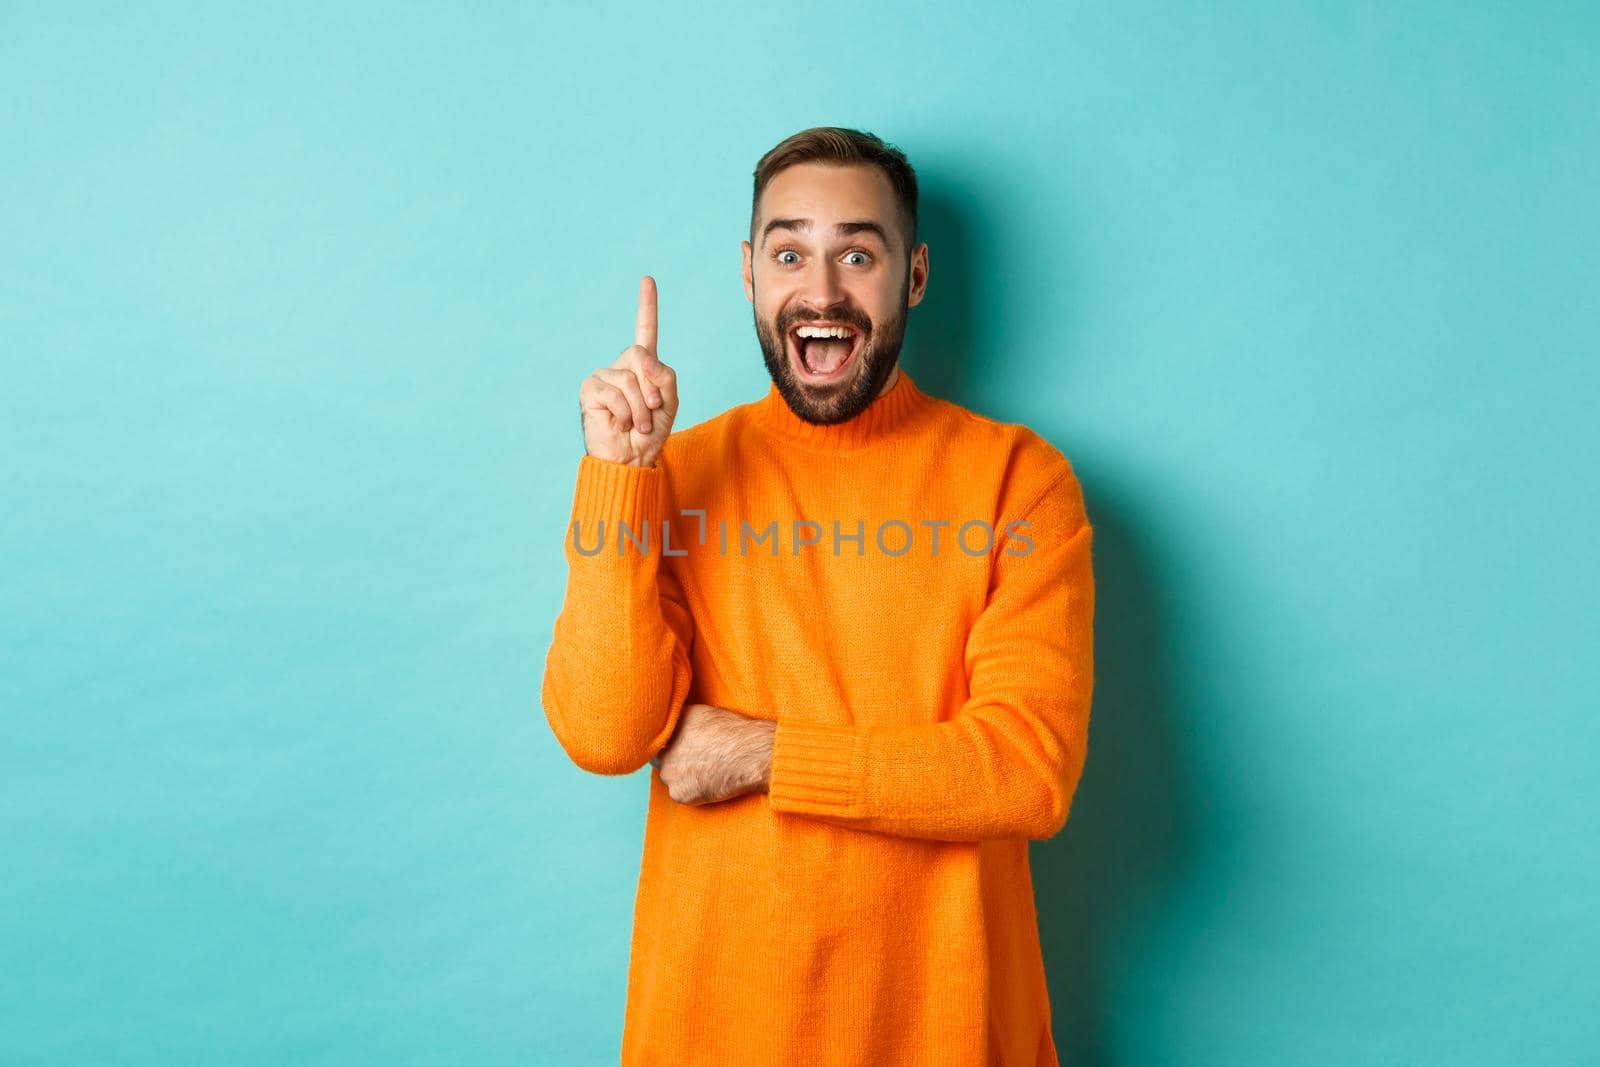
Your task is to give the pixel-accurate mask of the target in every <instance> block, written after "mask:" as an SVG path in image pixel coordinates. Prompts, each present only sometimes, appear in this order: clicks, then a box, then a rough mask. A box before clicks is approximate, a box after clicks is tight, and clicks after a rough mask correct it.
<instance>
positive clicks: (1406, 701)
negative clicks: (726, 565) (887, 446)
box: [0, 3, 1600, 1067]
mask: <svg viewBox="0 0 1600 1067" xmlns="http://www.w3.org/2000/svg"><path fill="white" fill-rule="evenodd" d="M271 7H272V8H273V9H272V10H270V11H269V10H266V9H263V8H258V7H256V6H248V7H247V6H245V5H237V6H236V7H235V9H234V10H232V11H228V12H224V11H222V10H220V9H218V8H215V7H211V8H202V7H201V6H199V5H193V6H191V5H171V6H166V7H160V6H158V7H146V8H144V9H141V10H137V11H135V10H132V9H127V8H120V7H113V6H111V5H105V6H94V7H90V6H84V7H64V6H61V5H43V4H38V5H28V6H23V5H15V6H12V7H9V8H8V9H7V10H6V11H5V13H4V14H0V155H3V159H0V362H3V367H0V373H3V378H0V865H3V874H0V1062H3V1063H5V1064H8V1065H9V1064H27V1065H46V1064H47V1065H73V1067H77V1065H82V1064H90V1063H93V1064H163V1065H165V1064H179V1063H184V1064H187V1063H229V1064H256V1063H259V1064H285V1063H293V1064H308V1065H309V1064H316V1065H346V1064H353V1063H374V1064H385V1065H402V1064H449V1065H457V1064H460V1065H494V1064H513V1063H516V1064H524V1063H548V1064H561V1065H575V1064H591V1063H593V1064H601V1063H606V1062H615V1057H616V1052H617V1046H618V1041H619V1038H620V1033H621V1027H622V1010H623V1003H624V992H625V980H626V965H627V953H628V935H629V930H630V926H631V922H632V905H633V893H634V889H635V885H636V879H637V876H638V863H639V851H640V842H641V836H642V831H643V817H644V811H645V800H646V795H647V789H648V781H647V777H646V776H647V775H648V774H649V769H648V768H646V769H644V770H642V771H640V772H639V773H637V774H634V775H630V776H626V777H616V778H606V777H599V776H594V775H589V774H586V773H584V772H582V771H580V770H578V769H577V768H576V767H575V766H574V765H573V764H571V763H570V762H569V761H568V760H567V758H566V757H565V755H564V753H563V752H562V751H561V749H560V747H559V745H558V744H557V743H556V741H555V739H554V737H553V736H552V734H551V733H550V730H549V727H548V725H547V723H546V721H545V718H544V714H543V712H542V710H541V708H540V705H539V682H540V678H541V674H542V670H543V659H544V654H545V651H546V649H547V648H548V645H549V640H550V631H551V624H552V621H553V620H554V617H555V614H556V612H557V610H558V608H559V606H560V601H561V595H562V591H563V588H564V583H565V565H564V562H563V560H562V555H561V545H562V538H563V536H564V534H565V529H564V526H565V523H566V520H567V517H568V512H569V509H570V507H571V501H572V491H573V485H574V479H575V476H576V467H577V461H578V457H579V456H580V454H581V452H582V441H581V435H580V432H579V421H578V412H577V391H578V384H579V382H580V380H581V379H582V378H583V377H584V376H585V375H587V374H588V373H589V372H590V371H591V370H593V369H594V368H596V367H599V366H603V365H606V364H609V363H610V362H611V361H612V360H614V359H615V358H616V356H617V355H618V353H619V352H620V351H621V350H622V348H623V347H625V346H626V345H628V344H629V343H631V340H632V326H633V315H634V309H635V304H636V300H637V294H638V284H639V277H640V275H641V274H644V273H651V274H653V275H655V277H656V278H657V280H658V283H659V286H660V294H661V313H660V315H661V354H662V357H663V358H664V359H666V360H667V361H668V362H669V363H671V364H673V365H674V366H675V367H676V368H677V369H678V372H679V375H680V378H681V383H682V390H683V397H684V399H683V407H682V411H681V413H680V415H679V423H678V425H679V426H689V425H692V424H694V423H697V422H700V421H702V420H704V419H706V418H709V417H711V416H713V415H715V414H718V413H720V412H721V411H723V410H725V409H726V408H727V407H729V406H731V405H734V404H738V403H742V402H745V401H748V400H753V399H755V398H757V397H759V396H760V395H761V394H762V393H763V392H764V391H765V390H766V388H767V385H768V378H767V375H766V371H765V369H764V368H763V365H762V362H761V359H760V353H759V350H758V348H757V345H756V339H755V333H754V330H753V327H752V321H751V309H750V306H749V304H748V303H747V302H746V301H745V298H744V294H743V291H742V288H741V285H740V280H739V244H738V243H739V241H740V239H741V238H743V237H744V236H745V235H746V233H747V226H748V221H749V208H750V191H751V189H750V186H751V172H752V170H753V169H754V166H755V163H756V160H757V159H758V158H759V156H760V155H761V153H762V152H764V151H765V150H766V149H767V148H769V147H771V146H772V145H773V144H775V143H776V142H777V141H779V140H780V139H781V138H783V137H785V136H787V135H788V134H790V133H793V132H795V131H796V130H799V129H802V128H804V127H807V126H812V125H841V126H854V127H857V128H861V129H866V130H870V131H872V132H874V133H877V134H879V135H880V136H882V137H884V138H885V139H887V140H889V141H891V142H892V143H894V144H896V145H898V146H899V147H901V148H903V149H904V150H905V151H906V152H907V153H908V155H909V156H910V158H911V161H912V163H913V164H914V165H915V166H916V167H917V168H918V170H919V173H920V177H921V181H922V189H923V212H922V232H921V236H922V238H923V239H925V240H926V241H927V242H928V243H929V246H930V267H931V273H930V279H929V289H928V297H927V300H926V301H925V302H924V304H923V305H922V306H920V307H918V308H916V309H914V310H913V311H912V313H911V321H910V330H909V333H908V337H907V345H906V351H905V366H906V368H907V369H908V370H909V371H910V372H911V373H912V374H913V375H914V376H915V378H916V379H917V381H918V382H919V383H920V384H922V385H923V386H924V388H925V389H927V390H928V391H929V392H932V393H934V394H936V395H941V396H945V397H948V398H950V399H953V400H956V401H958V402H960V403H962V404H964V405H966V406H969V407H971V408H973V409H975V410H978V411H980V412H983V413H985V414H988V415H991V416H993V417H996V418H1000V419H1004V420H1007V421H1018V422H1025V423H1027V424H1028V425H1030V426H1032V427H1033V428H1035V429H1036V430H1038V431H1039V432H1040V433H1042V434H1043V435H1044V436H1045V437H1047V438H1048V439H1049V440H1050V441H1052V442H1053V443H1054V444H1056V445H1057V446H1058V447H1059V448H1060V449H1061V450H1062V451H1063V452H1065V453H1066V454H1067V455H1068V456H1069V457H1070V458H1071V459H1072V460H1073V463H1074V465H1075V467H1076V469H1077V471H1078V473H1079V476H1080V478H1081V481H1082V485H1083V487H1084V492H1085V496H1086V499H1087V501H1088V506H1089V511H1090V516H1091V519H1092V521H1093V522H1094V523H1095V524H1096V527H1097V535H1096V562H1095V567H1096V575H1097V581H1098V612H1097V631H1096V634H1097V649H1096V652H1097V656H1096V658H1097V670H1098V684H1097V688H1096V700H1095V707H1094V718H1093V723H1092V729H1091V744H1090V753H1089V757H1088V765H1087V768H1086V771H1085V774H1084V778H1083V782H1082V786H1081V788H1080V791H1079V793H1078V796H1077V800H1076V804H1075V806H1074V809H1073V812H1072V816H1071V821H1070V822H1069V824H1068V826H1067V828H1066V829H1065V830H1064V831H1063V832H1062V833H1061V834H1060V835H1059V836H1058V837H1056V838H1054V839H1052V840H1050V841H1046V842H1037V843H1035V844H1034V845H1033V846H1032V856H1033V864H1034V870H1035V878H1036V889H1037V893H1038V900H1039V910H1040V925H1041V931H1042V936H1043V940H1044V948H1045V955H1046V961H1047V967H1048V972H1049V979H1050V988H1051V994H1052V1003H1053V1007H1054V1015H1055V1033H1056V1039H1057V1042H1058V1044H1059V1046H1060V1048H1061V1051H1062V1055H1063V1059H1064V1061H1065V1062H1068V1063H1071V1064H1074V1065H1080V1067H1136V1065H1146V1064H1148V1065H1169V1064H1184V1065H1190V1064H1203V1065H1213V1064H1215V1065H1226V1067H1254V1065H1261V1067H1269V1065H1270V1067H1278V1065H1284V1064H1295V1065H1310V1067H1321V1065H1330V1067H1331V1065H1345V1064H1352V1063H1449V1064H1452V1065H1454V1067H1466V1065H1479V1064H1483V1065H1490V1064H1496V1065H1498V1064H1505V1063H1510V1062H1518V1063H1532V1064H1578V1063H1594V1062H1596V1060H1595V1059H1594V1058H1593V1057H1595V1056H1596V1055H1600V1053H1597V1049H1600V1022H1597V1020H1600V1013H1597V1012H1596V1011H1595V1007H1596V1004H1597V1003H1600V963H1597V961H1600V921H1597V917H1596V908H1595V900H1596V892H1595V878H1596V875H1597V873H1600V836H1597V834H1596V832H1595V813H1596V810H1597V808H1600V775H1597V773H1596V770H1595V762H1596V757H1597V748H1600V746H1597V743H1596V742H1597V740H1600V736H1597V735H1600V727H1597V720H1596V709H1597V707H1600V685H1597V669H1596V658H1597V657H1596V648H1597V645H1600V640H1597V639H1600V634H1597V627H1596V621H1595V620H1596V609H1595V604H1596V598H1597V595H1600V588H1597V585H1600V583H1597V581H1596V579H1597V575H1600V568H1597V566H1596V562H1595V549H1594V543H1595V528H1596V523H1597V520H1600V507H1597V502H1596V495H1595V494H1596V461H1597V460H1600V454H1597V453H1600V450H1597V447H1596V446H1597V444H1600V437H1597V431H1596V429H1595V423H1594V422H1593V421H1592V419H1593V416H1594V413H1595V410H1596V404H1597V400H1600V390H1597V385H1600V371H1597V360H1600V306H1597V293H1600V254H1597V248H1600V207H1597V199H1596V190H1597V189H1600V106H1597V93H1596V88H1597V85H1600V60H1597V56H1600V15H1597V13H1596V9H1595V8H1594V7H1593V6H1592V5H1586V4H1555V3H1548V4H1519V5H1513V4H1510V3H1492V4H1491V3H1477V4H1451V3H1414V4H1406V5H1384V4H1375V3H1351V4H1343V5H1336V4H1312V3H1238V4H1189V3H1142V4H1122V3H1117V4H1111V3H1106V4H1059V3H1048V4H1046V3H1038V4H1032V5H992V4H991V5H983V6H979V5H976V4H974V5H970V6H965V7H963V6H958V5H953V4H932V5H929V4H907V3H902V4H892V5H890V4H883V5H860V4H835V3H827V4H821V5H816V4H811V5H787V6H785V5H776V4H774V5H766V4H757V5H749V4H738V5H720V6H719V5H705V4H696V5H693V6H692V7H691V6H690V5H682V6H681V8H679V9H678V10H674V9H673V8H672V7H671V6H666V5H653V4H652V5H647V4H635V5H629V6H614V5H608V4H586V5H581V6H580V5H577V4H573V5H568V6H559V7H558V6H540V5H520V6H513V5H503V6H501V5H493V6H488V5H484V6H471V7H468V6H464V5H461V6H457V5H439V6H437V7H434V8H432V9H429V8H426V7H421V6H409V5H406V6H400V7H397V6H395V5H390V4H377V3H371V4H358V5H349V6H346V5H334V6H332V7H330V6H329V5H325V4H317V5H312V4H301V5H288V6H277V5H271ZM773 1010H774V1011H775V1012H776V1011H782V1010H783V1006H782V1005H774V1006H773Z"/></svg>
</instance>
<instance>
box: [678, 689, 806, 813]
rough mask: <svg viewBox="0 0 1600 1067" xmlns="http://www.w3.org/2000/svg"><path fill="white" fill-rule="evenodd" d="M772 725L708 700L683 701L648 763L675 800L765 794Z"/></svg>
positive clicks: (712, 801) (701, 801)
mask: <svg viewBox="0 0 1600 1067" xmlns="http://www.w3.org/2000/svg"><path fill="white" fill-rule="evenodd" d="M777 725H778V724H777V723H776V722H773V721H771V720H768V719H755V718H751V717H750V716H748V715H741V714H739V713H738V712H737V711H732V710H730V709H728V708H719V707H716V706H715V705H712V704H689V705H686V706H685V707H684V709H683V714H682V715H681V716H679V718H678V727H677V729H676V730H674V731H673V733H672V738H671V739H670V740H669V741H668V742H667V747H666V748H663V749H662V750H661V752H660V753H659V754H658V755H656V756H655V758H653V759H652V760H651V761H650V762H651V764H652V765H654V766H655V768H656V770H657V772H658V773H659V774H660V775H661V784H662V785H665V786H666V787H667V795H668V796H670V797H672V799H673V800H676V801H678V802H679V803H680V804H715V803H716V802H718V801H720V800H728V799H730V798H732V797H736V796H740V795H742V794H744V793H765V792H766V791H767V780H768V775H769V773H770V771H771V767H772V735H773V732H774V731H775V730H776V729H777Z"/></svg>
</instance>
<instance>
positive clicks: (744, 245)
mask: <svg viewBox="0 0 1600 1067" xmlns="http://www.w3.org/2000/svg"><path fill="white" fill-rule="evenodd" d="M739 250H740V252H741V254H742V255H743V256H744V298H745V299H746V300H748V301H750V303H752V304H754V303H755V302H756V281H755V277H754V276H753V275H752V274H751V273H750V272H751V270H752V269H753V268H752V264H751V261H750V255H751V253H752V252H754V251H755V250H754V249H753V248H752V247H751V246H750V242H749V241H740V242H739Z"/></svg>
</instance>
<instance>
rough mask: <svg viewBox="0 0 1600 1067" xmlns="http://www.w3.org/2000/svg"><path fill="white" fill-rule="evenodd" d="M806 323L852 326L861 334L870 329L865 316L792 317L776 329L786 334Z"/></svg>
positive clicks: (868, 321)
mask: <svg viewBox="0 0 1600 1067" xmlns="http://www.w3.org/2000/svg"><path fill="white" fill-rule="evenodd" d="M808 322H837V323H843V324H844V325H846V326H853V327H855V328H856V329H857V330H859V331H860V332H862V333H866V332H867V331H868V330H870V329H871V328H872V320H871V319H869V318H867V317H866V316H865V315H853V314H851V315H794V316H791V317H789V318H788V319H786V320H785V321H784V322H783V324H782V325H781V326H779V328H778V332H779V333H780V334H787V333H788V332H789V331H790V330H793V329H794V328H795V327H796V326H804V325H805V324H806V323H808Z"/></svg>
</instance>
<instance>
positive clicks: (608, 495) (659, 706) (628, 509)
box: [541, 455, 694, 774]
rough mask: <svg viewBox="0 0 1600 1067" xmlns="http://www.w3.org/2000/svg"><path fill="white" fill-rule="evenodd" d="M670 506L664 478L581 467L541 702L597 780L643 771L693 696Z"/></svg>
mask: <svg viewBox="0 0 1600 1067" xmlns="http://www.w3.org/2000/svg"><path fill="white" fill-rule="evenodd" d="M665 495H666V486H665V484H664V475H663V473H662V471H661V470H660V469H659V468H657V467H635V466H631V465H629V464H624V463H613V462H610V461H607V460H602V459H596V458H595V457H593V456H589V455H585V456H583V457H582V459H580V460H579V462H578V484H577V491H576V494H575V497H574V500H573V505H572V521H571V523H569V524H568V526H567V529H566V531H565V543H566V548H565V554H566V560H567V587H566V594H565V599H564V600H563V602H562V606H561V611H560V614H559V615H557V616H556V621H555V626H554V632H553V639H552V641H551V643H550V650H549V653H548V654H547V656H546V658H545V672H544V682H543V685H542V687H541V697H542V701H543V704H544V711H545V716H546V718H548V719H549V721H550V728H551V729H552V730H553V731H554V733H555V735H556V738H557V740H559V741H560V742H561V747H562V748H563V749H565V750H566V753H567V755H568V756H569V757H571V759H572V761H573V762H574V763H576V764H577V765H578V766H579V767H582V768H583V769H584V770H586V771H592V772H594V773H595V774H629V773H632V772H633V771H636V770H638V769H639V768H640V767H643V766H644V765H645V764H646V763H647V762H648V761H649V760H650V758H651V757H652V756H654V755H655V754H656V753H658V752H659V751H661V749H663V748H664V747H666V744H667V741H668V739H670V738H671V736H672V731H673V730H674V729H675V728H676V727H677V724H678V717H679V714H680V713H681V711H682V709H683V706H684V701H685V698H686V697H687V695H688V691H689V683H690V678H691V672H690V665H689V649H690V647H691V645H692V643H693V640H694V620H693V618H692V617H691V615H690V614H689V610H688V607H687V605H686V603H685V601H684V597H683V591H682V588H681V585H680V584H679V583H678V581H677V580H676V578H675V577H674V576H673V575H672V573H671V572H670V569H669V568H667V567H665V566H664V565H663V564H662V549H663V545H662V543H661V537H662V518H663V516H664V515H665V514H666V510H667V507H666V501H665V500H664V496H665ZM619 524H621V525H623V526H625V527H626V529H625V530H624V529H619ZM646 530H648V534H647V533H645V531H646ZM602 533H603V536H602ZM647 538H648V540H647ZM619 545H620V546H621V548H620V549H619Z"/></svg>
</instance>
